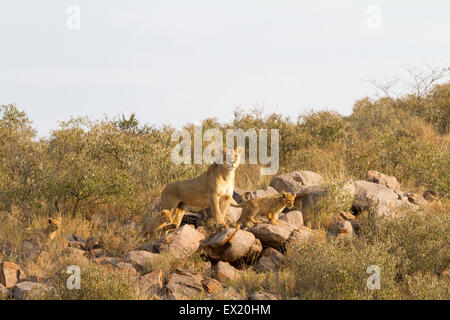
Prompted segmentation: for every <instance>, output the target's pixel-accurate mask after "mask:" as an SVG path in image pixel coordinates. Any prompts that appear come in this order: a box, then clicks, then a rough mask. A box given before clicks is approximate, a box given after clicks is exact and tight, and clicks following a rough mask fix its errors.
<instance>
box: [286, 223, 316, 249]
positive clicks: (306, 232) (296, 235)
mask: <svg viewBox="0 0 450 320" xmlns="http://www.w3.org/2000/svg"><path fill="white" fill-rule="evenodd" d="M317 238H318V236H317V232H316V231H315V230H312V229H311V228H308V227H300V228H299V229H297V230H295V231H294V232H292V234H291V235H290V237H289V239H288V240H287V241H286V244H289V245H294V244H296V243H299V242H312V241H315V240H317Z"/></svg>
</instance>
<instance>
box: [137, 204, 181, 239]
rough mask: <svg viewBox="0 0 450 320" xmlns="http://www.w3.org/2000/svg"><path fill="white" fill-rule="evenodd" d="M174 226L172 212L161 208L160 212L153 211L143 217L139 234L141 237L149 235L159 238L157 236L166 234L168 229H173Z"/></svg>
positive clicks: (152, 237)
mask: <svg viewBox="0 0 450 320" xmlns="http://www.w3.org/2000/svg"><path fill="white" fill-rule="evenodd" d="M175 227H176V226H175V224H174V223H173V218H172V212H171V211H170V210H162V211H161V212H153V213H151V214H150V215H149V216H148V217H146V218H145V219H144V222H143V224H142V231H141V234H142V236H143V237H146V236H147V235H150V238H151V239H159V237H161V236H162V235H163V234H164V235H165V234H167V233H168V232H169V230H171V229H175Z"/></svg>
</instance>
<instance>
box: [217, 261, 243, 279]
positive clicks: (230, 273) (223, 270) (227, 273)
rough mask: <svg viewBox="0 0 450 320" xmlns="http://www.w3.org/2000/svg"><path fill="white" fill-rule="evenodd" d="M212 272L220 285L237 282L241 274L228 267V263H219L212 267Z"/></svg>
mask: <svg viewBox="0 0 450 320" xmlns="http://www.w3.org/2000/svg"><path fill="white" fill-rule="evenodd" d="M213 270H214V275H215V277H216V279H217V280H219V281H220V282H222V283H225V282H227V281H230V280H237V279H239V278H240V277H241V272H240V271H239V270H237V269H236V268H234V267H233V266H232V265H230V264H229V263H228V262H224V261H219V262H218V263H217V264H216V265H215V266H214V269H213Z"/></svg>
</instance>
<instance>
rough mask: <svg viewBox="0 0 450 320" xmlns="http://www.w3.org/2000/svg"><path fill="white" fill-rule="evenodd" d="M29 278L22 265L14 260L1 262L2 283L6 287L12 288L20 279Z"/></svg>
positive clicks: (0, 281) (0, 278)
mask: <svg viewBox="0 0 450 320" xmlns="http://www.w3.org/2000/svg"><path fill="white" fill-rule="evenodd" d="M26 278H27V276H26V274H25V272H24V271H23V270H22V268H21V267H20V266H18V265H17V264H15V263H13V262H7V261H5V262H2V263H1V264H0V283H1V284H3V285H4V286H5V287H6V288H8V289H9V288H12V287H14V285H15V284H16V283H18V282H19V281H22V280H25V279H26Z"/></svg>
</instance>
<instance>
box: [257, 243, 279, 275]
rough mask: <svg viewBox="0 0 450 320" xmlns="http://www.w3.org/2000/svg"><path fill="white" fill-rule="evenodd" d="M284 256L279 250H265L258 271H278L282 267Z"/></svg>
mask: <svg viewBox="0 0 450 320" xmlns="http://www.w3.org/2000/svg"><path fill="white" fill-rule="evenodd" d="M283 259H284V256H283V254H282V253H281V252H279V251H278V250H275V249H273V248H267V249H265V250H264V251H263V252H262V254H261V257H260V258H259V260H258V263H257V264H256V271H268V270H273V271H276V270H278V269H279V267H280V266H281V263H282V262H283Z"/></svg>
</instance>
